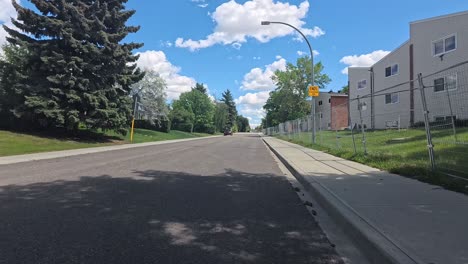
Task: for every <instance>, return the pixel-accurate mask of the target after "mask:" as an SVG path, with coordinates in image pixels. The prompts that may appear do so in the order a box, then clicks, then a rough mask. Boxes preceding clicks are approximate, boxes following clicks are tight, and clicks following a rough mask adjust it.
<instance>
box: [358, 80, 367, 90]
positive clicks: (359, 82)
mask: <svg viewBox="0 0 468 264" xmlns="http://www.w3.org/2000/svg"><path fill="white" fill-rule="evenodd" d="M362 82H365V83H366V84H365V86H364V87H362V88H359V84H361V83H362ZM366 88H367V79H362V80H360V81H358V83H357V89H358V90H364V89H366Z"/></svg>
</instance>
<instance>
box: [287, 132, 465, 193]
mask: <svg viewBox="0 0 468 264" xmlns="http://www.w3.org/2000/svg"><path fill="white" fill-rule="evenodd" d="M432 135H433V143H434V146H435V147H434V151H435V160H436V165H437V168H438V169H437V171H436V172H432V171H431V170H430V162H429V154H428V149H427V141H426V134H425V131H424V130H423V129H411V130H402V131H397V130H386V131H371V132H367V133H366V145H367V152H368V154H367V155H365V154H364V149H363V145H362V134H355V137H354V139H355V144H356V153H355V152H354V143H353V138H352V134H351V132H349V131H340V132H338V133H336V132H332V131H322V132H320V133H318V135H317V144H311V143H310V141H311V139H310V138H311V135H310V133H303V134H299V135H295V136H293V135H291V136H287V135H286V136H279V138H281V139H284V140H288V141H290V142H293V143H296V144H300V145H303V146H305V147H309V148H313V149H317V150H321V151H324V152H327V153H330V154H332V155H334V156H338V157H341V158H345V159H348V160H353V161H356V162H359V163H362V164H366V165H369V166H371V167H374V168H378V169H381V170H385V171H389V172H391V173H396V174H400V175H403V176H408V177H411V178H415V179H418V180H421V181H424V182H429V183H433V184H437V185H441V186H444V187H446V188H448V189H451V190H455V191H459V192H464V193H468V181H463V180H457V179H454V178H452V177H448V176H447V173H449V174H453V175H456V176H459V177H462V178H467V179H468V162H467V161H466V159H467V158H468V129H466V128H463V129H458V130H457V139H456V140H455V137H454V136H453V133H452V131H451V130H439V131H437V130H435V131H432Z"/></svg>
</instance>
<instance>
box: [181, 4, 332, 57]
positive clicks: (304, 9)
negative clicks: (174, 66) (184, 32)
mask: <svg viewBox="0 0 468 264" xmlns="http://www.w3.org/2000/svg"><path fill="white" fill-rule="evenodd" d="M308 11H309V2H308V1H304V2H302V3H301V4H299V5H298V6H297V5H292V4H290V3H288V2H279V1H276V2H275V1H274V0H250V1H247V2H245V3H244V4H239V3H237V2H236V1H235V0H231V1H229V2H226V3H223V4H221V5H220V6H218V7H217V8H216V11H215V12H214V13H212V14H211V17H212V19H213V21H214V22H215V23H216V27H215V29H214V32H213V33H212V34H210V35H208V36H207V37H206V38H205V39H201V40H192V39H188V40H185V39H183V38H178V39H177V40H176V42H175V45H176V46H177V47H180V48H188V49H190V50H191V51H195V50H198V49H203V48H208V47H211V46H213V45H215V44H223V45H230V44H232V43H245V42H247V38H254V39H256V40H258V41H260V42H262V43H265V42H268V41H270V40H271V39H273V38H277V37H284V36H287V35H291V34H297V33H296V32H295V31H294V29H292V28H290V27H287V26H283V25H270V26H261V25H260V22H261V21H262V20H275V21H283V22H286V23H289V24H292V25H294V26H296V27H298V28H299V29H300V30H301V31H302V32H303V33H304V34H305V35H307V36H311V37H314V38H317V37H319V36H321V35H324V34H325V32H324V31H323V30H322V29H321V28H319V27H314V28H306V27H304V25H305V24H306V22H305V21H304V19H305V18H306V16H307V13H308Z"/></svg>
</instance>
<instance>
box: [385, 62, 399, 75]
mask: <svg viewBox="0 0 468 264" xmlns="http://www.w3.org/2000/svg"><path fill="white" fill-rule="evenodd" d="M395 66H396V67H397V72H396V73H394V72H393V67H395ZM388 68H390V75H388V76H387V69H388ZM399 74H400V64H398V63H393V64H391V65H389V66H387V67H385V78H390V77H392V76H397V75H399Z"/></svg>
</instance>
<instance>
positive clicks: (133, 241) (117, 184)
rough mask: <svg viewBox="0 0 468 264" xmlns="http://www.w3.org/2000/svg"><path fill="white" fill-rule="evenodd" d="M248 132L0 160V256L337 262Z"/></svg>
mask: <svg viewBox="0 0 468 264" xmlns="http://www.w3.org/2000/svg"><path fill="white" fill-rule="evenodd" d="M282 175H283V173H282V172H281V171H280V169H279V167H278V166H277V164H276V162H275V160H274V159H273V157H272V156H271V154H270V152H269V151H268V149H267V148H266V146H265V145H264V144H263V142H262V140H261V138H260V137H258V136H257V135H235V136H233V137H220V138H210V139H204V140H196V141H189V142H181V143H172V144H166V145H158V146H152V147H141V148H134V149H127V150H119V151H111V152H103V153H97V154H89V155H81V156H74V157H67V158H60V159H53V160H43V161H36V162H26V163H19V164H11V165H2V166H0V263H8V264H11V263H22V264H27V263H31V264H32V263H34V264H53V263H80V264H84V263H85V264H87V263H96V264H97V263H132V264H133V263H135V264H144V263H151V264H153V263H154V264H156V263H162V264H166V263H168V264H172V263H177V264H178V263H181V264H183V263H190V264H195V263H199V264H209V263H213V264H221V263H268V264H271V263H294V264H301V263H327V264H328V263H342V262H341V260H340V258H339V257H338V256H337V254H336V253H335V251H334V249H333V248H332V247H331V246H330V242H329V241H328V240H327V238H326V237H325V235H324V233H323V232H322V230H321V229H320V228H319V226H318V225H317V224H316V223H315V221H314V219H313V217H312V216H311V215H310V214H309V213H308V212H307V210H306V208H305V207H304V206H303V204H302V202H301V200H300V199H299V198H298V196H297V195H296V193H295V192H294V190H293V189H292V188H291V185H290V184H289V182H288V180H287V179H286V178H285V177H283V176H282Z"/></svg>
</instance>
